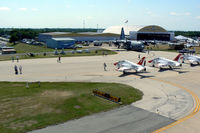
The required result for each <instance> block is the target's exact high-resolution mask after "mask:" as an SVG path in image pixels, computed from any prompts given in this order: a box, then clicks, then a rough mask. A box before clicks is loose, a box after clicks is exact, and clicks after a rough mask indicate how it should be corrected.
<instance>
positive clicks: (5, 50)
mask: <svg viewBox="0 0 200 133" xmlns="http://www.w3.org/2000/svg"><path fill="white" fill-rule="evenodd" d="M0 51H1V53H2V54H16V50H15V49H14V48H13V47H7V46H3V47H0Z"/></svg>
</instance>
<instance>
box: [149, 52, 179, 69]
mask: <svg viewBox="0 0 200 133" xmlns="http://www.w3.org/2000/svg"><path fill="white" fill-rule="evenodd" d="M180 57H181V54H179V55H178V56H177V57H176V58H175V59H174V60H169V59H166V58H163V57H158V58H155V59H153V60H150V61H149V63H151V64H152V66H153V67H158V68H160V69H163V68H164V67H169V68H170V69H172V67H179V66H182V64H181V63H180Z"/></svg>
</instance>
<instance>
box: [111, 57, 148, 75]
mask: <svg viewBox="0 0 200 133" xmlns="http://www.w3.org/2000/svg"><path fill="white" fill-rule="evenodd" d="M145 64H146V61H145V57H143V58H142V59H141V60H140V61H139V62H138V63H137V64H136V63H133V62H131V61H128V60H122V61H118V62H116V63H114V65H115V66H117V69H116V70H117V71H119V72H123V74H126V72H127V71H130V70H135V71H136V73H137V72H141V71H146V67H145Z"/></svg>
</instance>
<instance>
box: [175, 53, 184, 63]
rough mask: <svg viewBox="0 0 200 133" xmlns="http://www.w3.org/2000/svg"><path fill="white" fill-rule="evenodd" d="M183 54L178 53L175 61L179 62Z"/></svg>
mask: <svg viewBox="0 0 200 133" xmlns="http://www.w3.org/2000/svg"><path fill="white" fill-rule="evenodd" d="M181 55H182V54H178V55H177V56H176V58H174V61H177V62H179V59H180V58H181Z"/></svg>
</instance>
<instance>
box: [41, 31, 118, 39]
mask: <svg viewBox="0 0 200 133" xmlns="http://www.w3.org/2000/svg"><path fill="white" fill-rule="evenodd" d="M41 34H42V35H50V36H52V37H53V38H61V37H62V38H66V37H88V36H90V37H95V36H98V37H99V36H101V37H107V36H113V37H119V35H118V34H113V33H98V32H79V33H73V32H48V33H41Z"/></svg>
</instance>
